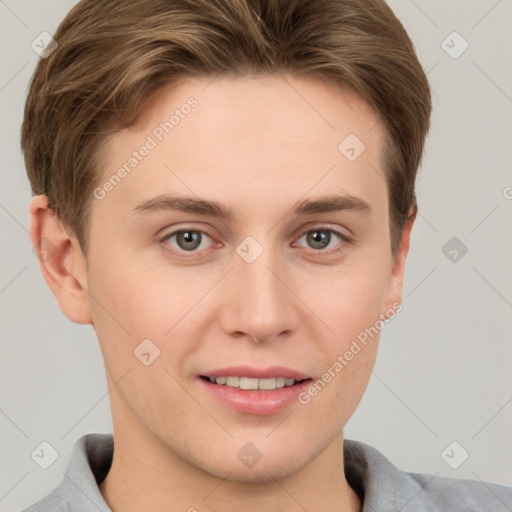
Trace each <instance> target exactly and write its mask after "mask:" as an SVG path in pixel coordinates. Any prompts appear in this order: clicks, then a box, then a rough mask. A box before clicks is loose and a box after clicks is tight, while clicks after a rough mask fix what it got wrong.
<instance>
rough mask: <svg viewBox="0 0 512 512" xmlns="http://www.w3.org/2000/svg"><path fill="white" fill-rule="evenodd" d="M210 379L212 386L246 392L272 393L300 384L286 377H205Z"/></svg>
mask: <svg viewBox="0 0 512 512" xmlns="http://www.w3.org/2000/svg"><path fill="white" fill-rule="evenodd" d="M203 378H204V379H208V380H209V381H210V382H211V383H212V384H219V385H221V386H228V387H230V388H238V389H244V390H264V391H272V390H274V389H280V388H284V387H290V386H293V385H295V384H296V383H298V382H302V381H296V380H295V379H289V378H286V377H271V378H268V379H258V378H254V377H233V376H229V377H223V376H221V377H203Z"/></svg>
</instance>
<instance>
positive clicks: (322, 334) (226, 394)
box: [82, 77, 407, 482]
mask: <svg viewBox="0 0 512 512" xmlns="http://www.w3.org/2000/svg"><path fill="white" fill-rule="evenodd" d="M190 97H193V98H195V100H191V101H189V102H188V103H187V101H188V100H189V98H190ZM196 102H197V103H196ZM187 104H188V105H189V107H190V108H188V107H185V106H184V105H187ZM176 109H178V112H177V113H175V112H174V111H175V110H176ZM173 114H174V115H175V117H174V118H173V119H172V120H171V124H170V125H167V126H166V127H165V128H166V129H167V131H168V133H166V130H165V129H164V127H163V126H162V125H161V123H165V122H169V119H170V117H171V115H173ZM169 126H171V129H170V128H169ZM351 134H352V135H351ZM148 136H149V138H148ZM347 137H349V139H347V141H346V142H344V143H343V144H342V145H341V149H339V147H338V146H339V145H340V143H341V142H342V141H344V139H346V138H347ZM356 137H357V138H356ZM160 139H161V140H160ZM358 139H359V140H358ZM361 143H364V145H365V149H364V151H362V152H361V150H362V149H363V146H362V145H361ZM142 146H146V148H148V150H147V151H146V150H140V149H139V148H141V147H142ZM382 149H383V138H382V125H381V124H380V123H379V122H378V117H377V115H376V114H375V113H374V111H373V110H371V109H370V108H369V107H368V106H367V104H366V103H364V102H363V101H362V100H360V99H359V98H358V97H357V96H356V95H354V94H352V93H348V92H346V91H342V90H340V89H338V88H336V87H335V86H334V85H332V84H326V83H323V82H320V81H318V80H314V79H297V78H294V79H292V78H288V79H287V80H286V81H285V80H283V79H282V78H279V77H266V78H262V77H259V78H222V79H218V80H215V81H211V80H210V81H207V80H199V79H186V80H183V81H181V82H180V83H178V84H175V85H173V86H172V87H169V88H168V89H167V90H166V91H165V92H164V93H162V94H161V95H160V96H159V97H158V98H157V101H156V102H155V103H153V104H152V106H151V109H150V110H148V111H147V112H145V114H144V118H143V120H142V122H141V123H140V124H139V125H138V126H137V127H133V128H131V129H125V130H123V131H121V132H118V133H116V134H115V135H113V136H111V138H110V139H109V140H108V141H107V145H106V150H105V154H104V158H105V169H106V170H105V173H104V178H103V179H102V180H101V184H100V185H101V186H103V184H104V183H105V182H106V181H107V180H108V179H109V178H110V177H111V176H112V175H113V174H116V172H117V170H118V169H119V168H120V167H122V166H123V165H124V164H125V163H126V162H129V159H130V158H131V157H133V158H136V159H137V163H136V164H135V161H134V160H132V161H131V164H130V163H129V164H128V165H127V166H125V170H126V169H129V172H127V173H123V172H121V173H120V174H119V173H118V177H119V175H121V180H120V181H119V180H117V179H114V181H113V183H115V186H109V185H107V186H106V187H103V188H102V190H101V191H99V190H97V191H96V197H95V198H92V202H93V208H92V217H91V223H90V226H89V230H88V240H89V245H88V254H87V270H86V271H85V270H84V272H86V273H84V275H85V276H86V282H85V283H82V284H83V285H84V286H85V288H86V289H87V290H88V294H89V295H88V296H89V306H88V307H90V314H91V315H92V320H93V324H94V328H95V330H96V333H97V335H98V338H99V341H100V344H101V349H102V352H103V355H104V358H105V363H106V366H107V376H108V380H109V387H110V386H114V384H115V386H114V387H113V389H112V390H111V403H112V411H113V419H114V434H115V435H116V436H118V438H119V439H121V437H122V438H123V439H124V440H125V441H126V442H128V440H129V441H130V442H131V443H132V447H136V448H133V450H134V452H137V450H140V452H139V455H140V456H141V457H146V456H147V455H148V450H150V451H152V454H153V456H155V457H163V454H166V456H171V457H173V458H174V457H176V458H177V459H176V460H178V459H180V460H184V461H185V462H186V463H188V464H191V465H192V466H193V467H196V468H201V469H203V470H206V471H207V472H209V473H211V474H214V475H218V476H221V477H225V476H226V475H228V474H229V478H230V479H234V480H240V481H253V482H254V481H263V480H268V479H270V478H271V477H270V476H269V475H272V477H273V478H282V477H285V476H287V475H291V474H293V473H295V472H296V471H298V470H300V469H301V468H304V467H305V466H306V465H307V464H308V463H309V462H312V461H313V460H314V459H315V458H316V457H317V456H319V455H320V454H321V453H322V452H324V450H325V449H326V448H327V447H328V446H329V445H331V446H332V444H333V441H334V439H335V438H336V437H337V435H338V434H339V433H340V432H341V429H342V428H343V426H344V424H345V423H346V421H347V420H348V418H349V417H350V416H351V414H352V413H353V411H354V409H355V408H356V406H357V404H358V402H359V400H360V399H361V396H362V394H363V392H364V389H365V387H366V385H367V383H368V380H369V378H370V374H371V369H372V367H373V364H374V360H375V356H376V351H377V341H378V335H377V336H376V335H373V337H372V336H367V342H366V345H365V344H363V343H362V342H361V341H358V345H359V351H357V349H356V348H355V346H354V345H353V342H354V340H357V339H358V335H359V336H360V338H359V340H361V339H362V338H364V336H362V337H361V333H362V332H365V329H370V328H372V327H373V331H372V333H374V332H375V326H376V325H377V327H378V326H379V325H380V326H381V325H382V321H380V322H379V320H382V318H383V314H384V315H385V314H386V312H387V314H388V315H389V312H390V310H392V309H393V307H395V309H396V304H397V303H399V302H400V298H401V296H400V290H401V285H402V273H403V261H404V259H405V253H406V252H407V248H404V246H402V251H401V253H399V254H400V255H401V256H400V257H399V258H397V259H396V260H395V262H394V260H393V259H392V256H391V252H390V231H389V215H388V194H387V188H386V183H385V181H384V179H383V176H384V175H385V171H384V169H383V166H382V158H381V154H382ZM134 151H136V152H137V155H135V156H134V155H133V152H134ZM143 154H145V156H144V155H143ZM124 174H126V176H124ZM171 198H188V199H190V201H199V200H202V201H207V202H212V203H216V204H218V205H222V206H221V207H222V208H223V210H227V211H229V212H230V213H231V217H229V218H228V217H219V216H217V215H215V214H214V213H215V212H211V211H210V210H209V209H206V208H204V209H203V213H201V212H200V211H197V212H193V211H185V210H183V209H182V210H179V209H173V208H172V207H171V206H172V204H173V203H172V200H171ZM327 198H330V199H336V198H338V199H339V200H340V203H339V204H341V206H342V208H340V209H332V208H331V209H330V211H329V208H324V210H325V211H315V209H314V208H313V209H309V210H306V211H305V212H304V213H302V214H299V213H296V212H295V210H296V209H298V208H300V207H301V206H304V205H305V203H306V202H309V201H318V200H324V199H327ZM347 198H348V199H347ZM203 206H204V205H203ZM320 210H321V209H320ZM179 230H182V231H183V233H177V234H176V231H179ZM329 230H333V231H329ZM336 232H338V233H339V235H337V234H336ZM340 235H341V236H340ZM82 263H83V262H82ZM84 269H85V266H84ZM393 304H395V306H393ZM366 332H367V333H368V331H366ZM143 340H151V341H144V342H143ZM141 343H143V345H141ZM156 347H158V350H159V351H160V353H159V356H158V357H156V359H154V358H155V356H156V355H157V348H156ZM351 347H352V348H351ZM134 351H135V353H136V354H137V356H138V357H137V356H136V355H135V354H134ZM347 351H349V352H351V353H352V357H350V356H348V357H346V356H345V355H344V354H346V352H347ZM338 356H341V359H339V358H338ZM342 361H343V362H342ZM336 362H338V365H336V364H335V363H336ZM144 363H145V364H144ZM329 369H330V373H329ZM326 372H327V373H329V375H330V377H331V378H330V379H329V378H328V377H325V375H324V374H325V373H326ZM205 377H206V378H205ZM208 377H250V379H243V378H242V379H240V381H239V382H238V381H237V379H229V381H228V384H233V385H235V386H236V385H237V384H239V383H242V385H243V386H244V387H253V386H255V385H256V386H261V387H270V388H272V387H273V386H275V385H277V384H279V385H282V384H283V382H282V379H277V380H272V379H273V378H279V377H287V378H289V379H295V380H296V381H299V380H302V379H309V380H307V381H306V382H303V383H299V384H295V385H293V386H291V387H288V386H286V387H285V388H278V389H275V390H266V391H256V390H243V389H236V388H234V387H232V386H228V385H225V384H222V382H223V381H222V380H220V382H221V383H220V384H216V383H211V382H210V381H209V380H208ZM258 377H261V378H266V379H269V380H264V381H258V380H255V379H257V378H258ZM318 380H321V381H322V382H323V384H318V385H317V392H316V394H315V392H314V391H310V390H311V386H312V385H313V384H314V383H315V382H316V381H318ZM116 383H117V384H116ZM287 384H289V382H288V383H287ZM318 389H319V391H318ZM120 442H121V441H120ZM248 443H252V444H248ZM260 456H261V458H260V459H259V460H257V459H258V457H260ZM254 461H257V462H256V463H254Z"/></svg>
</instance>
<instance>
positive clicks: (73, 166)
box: [21, 0, 431, 254]
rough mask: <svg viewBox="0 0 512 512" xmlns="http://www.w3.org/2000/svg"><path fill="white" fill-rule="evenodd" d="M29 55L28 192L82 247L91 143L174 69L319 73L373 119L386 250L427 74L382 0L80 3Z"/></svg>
mask: <svg viewBox="0 0 512 512" xmlns="http://www.w3.org/2000/svg"><path fill="white" fill-rule="evenodd" d="M54 38H55V40H56V41H57V43H58V47H57V48H56V49H55V51H54V52H53V53H52V54H51V55H49V56H48V57H47V58H43V59H41V60H40V61H39V63H38V66H37V68H36V70H35V73H34V76H33V79H32V82H31V85H30V91H29V94H28V98H27V102H26V106H25V113H24V119H23V126H22V133H21V145H22V150H23V151H24V157H25V164H26V168H27V173H28V177H29V179H30V184H31V187H32V191H33V193H34V194H45V195H46V196H47V197H48V200H49V206H50V208H52V209H53V210H54V211H55V213H56V215H57V217H58V218H59V219H61V220H62V221H63V222H64V224H65V225H67V226H68V227H70V228H71V229H72V231H73V232H74V234H75V236H76V237H77V239H78V241H79V242H80V244H81V247H82V249H83V250H84V252H85V250H86V245H87V244H86V243H87V237H86V228H87V223H88V217H89V214H90V207H91V204H92V199H93V190H94V188H95V186H96V185H97V183H98V182H99V180H100V179H101V172H100V171H101V169H102V163H101V161H100V158H99V157H100V149H101V147H102V141H103V140H104V139H105V135H106V133H108V132H112V131H113V130H114V131H115V130H117V129H120V128H125V127H129V126H132V125H133V124H134V123H136V122H137V119H138V118H139V117H140V114H141V113H142V111H143V109H144V107H146V106H147V105H148V102H149V101H151V99H152V98H153V97H154V95H155V93H156V92H158V91H160V90H161V89H162V88H163V87H164V86H167V85H169V84H170V83H172V82H173V81H175V80H176V79H177V77H178V76H180V77H181V76H216V75H222V74H224V75H228V74H235V75H243V74H246V73H250V74H255V73H256V74H260V73H261V74H269V73H270V74H280V73H287V74H290V75H292V76H293V75H295V76H307V77H318V78H322V79H328V80H331V81H333V82H334V83H337V84H340V85H341V86H343V87H347V88H350V89H351V90H354V91H356V92H357V93H359V95H360V96H361V97H362V98H364V99H365V100H366V101H367V102H368V103H369V104H370V105H371V106H372V107H373V108H374V109H375V110H376V112H377V113H378V114H379V116H380V119H381V122H382V125H383V127H384V130H385V134H386V147H385V152H384V155H383V156H384V161H385V171H386V181H387V186H388V192H389V198H390V201H389V213H390V232H391V248H392V252H393V254H396V250H397V248H398V245H399V242H400V238H401V235H402V233H403V228H404V225H405V221H406V219H407V217H408V214H409V212H410V211H411V209H412V211H413V212H414V214H415V213H416V210H417V203H416V196H415V180H416V174H417V170H418V167H419V164H420V161H421V156H422V153H423V146H424V142H425V137H426V134H427V132H428V129H429V124H430V112H431V97H430V88H429V84H428V80H427V77H426V75H425V73H424V71H423V69H422V67H421V64H420V63H419V61H418V58H417V56H416V54H415V51H414V47H413V44H412V42H411V40H410V39H409V37H408V35H407V33H406V31H405V29H404V27H403V26H402V24H401V23H400V21H399V20H398V19H397V18H396V16H395V15H394V14H393V12H392V11H391V9H390V8H389V7H388V6H387V4H386V3H385V2H384V1H383V0H82V1H81V2H79V3H78V4H77V5H76V6H75V7H73V9H72V10H71V11H70V12H69V14H68V15H67V16H66V18H65V19H64V20H63V21H62V23H61V24H60V26H59V28H58V29H57V32H56V33H55V35H54Z"/></svg>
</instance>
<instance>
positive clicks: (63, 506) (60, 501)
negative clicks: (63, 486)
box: [21, 488, 71, 512]
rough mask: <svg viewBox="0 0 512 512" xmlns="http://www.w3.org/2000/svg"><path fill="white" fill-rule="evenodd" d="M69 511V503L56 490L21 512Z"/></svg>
mask: <svg viewBox="0 0 512 512" xmlns="http://www.w3.org/2000/svg"><path fill="white" fill-rule="evenodd" d="M70 510H71V509H70V506H69V501H68V500H67V499H66V496H64V495H63V494H62V492H61V491H60V489H58V488H57V489H54V490H53V491H52V492H51V493H50V494H48V495H47V496H45V497H44V498H43V499H41V500H39V501H37V502H36V503H33V504H32V505H30V506H29V507H28V508H25V509H23V510H22V511H21V512H70Z"/></svg>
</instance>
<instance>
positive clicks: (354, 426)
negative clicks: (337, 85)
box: [0, 0, 512, 511]
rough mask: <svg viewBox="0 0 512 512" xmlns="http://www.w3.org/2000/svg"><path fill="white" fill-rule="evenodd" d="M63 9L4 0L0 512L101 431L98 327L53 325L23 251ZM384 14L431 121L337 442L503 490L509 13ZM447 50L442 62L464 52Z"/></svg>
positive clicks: (508, 475)
mask: <svg viewBox="0 0 512 512" xmlns="http://www.w3.org/2000/svg"><path fill="white" fill-rule="evenodd" d="M73 4H74V2H72V1H64V0H61V1H56V0H54V1H46V2H35V1H27V0H23V1H18V2H15V1H14V0H0V16H1V38H2V42H1V46H0V52H1V58H2V60H1V62H2V69H1V76H0V101H1V107H2V110H1V118H2V138H1V142H0V143H1V156H2V171H1V172H2V187H1V190H0V223H1V228H2V229H1V237H2V238H1V246H0V247H1V249H0V254H1V274H0V301H1V319H2V323H1V333H2V347H1V351H2V352H1V354H2V356H1V363H0V364H1V368H0V372H1V382H2V388H1V391H2V392H1V408H0V428H1V431H2V433H3V435H2V440H1V448H2V453H1V459H0V460H1V461H2V467H1V476H0V479H1V480H0V481H1V488H0V508H1V510H2V511H7V510H9V511H13V510H20V509H21V508H23V507H25V506H27V505H29V504H31V503H33V502H34V501H36V500H37V499H39V498H40V497H42V496H43V495H45V494H47V493H48V492H49V491H50V490H51V489H53V488H54V487H55V486H56V485H57V484H58V482H59V481H60V479H61V478H62V476H63V475H62V471H63V470H64V468H65V465H66V463H67V460H68V458H69V453H70V450H71V448H72V446H73V444H74V442H75V441H76V440H77V439H78V438H79V437H80V436H81V435H83V434H86V433H90V432H111V419H110V409H109V400H108V395H107V388H106V380H105V376H104V371H103V363H102V360H101V355H100V351H99V348H98V346H97V341H96V338H95V335H94V331H93V330H92V328H91V327H90V326H78V325H75V324H73V323H71V322H70V321H68V320H67V319H66V318H65V317H64V316H63V315H62V313H61V312H60V310H59V308H58V306H57V304H56V301H55V299H54V297H53V295H52V294H51V293H50V291H49V289H48V288H47V286H46V284H45V282H44V280H43V278H42V276H41V274H40V270H39V266H38V261H37V259H36V257H35V256H34V255H33V253H32V252H31V244H30V240H29V237H28V234H27V229H28V202H29V199H30V195H31V194H30V189H29V185H28V180H27V178H26V175H25V171H24V165H23V161H22V157H21V153H20V149H19V129H20V123H21V119H22V109H23V104H24V101H25V97H26V92H27V86H28V81H29V79H30V76H31V74H32V72H33V70H34V67H35V65H36V63H37V59H38V56H37V55H36V53H35V52H34V51H33V50H32V49H31V46H30V45H31V42H32V41H33V40H34V39H35V38H36V36H38V35H39V34H40V33H41V32H42V31H48V32H50V33H52V34H53V32H54V31H55V29H56V28H57V25H58V23H59V22H60V20H61V19H62V18H63V17H64V15H65V14H66V13H67V12H68V10H69V9H70V8H71V6H72V5H73ZM390 4H391V7H392V8H393V9H394V10H395V12H396V14H397V15H398V17H399V18H400V19H401V20H402V22H403V23H404V25H405V27H406V29H407V30H408V31H409V33H410V35H411V37H412V39H413V41H414V43H415V45H416V48H417V51H418V54H419V56H420V59H421V61H422V63H423V65H424V68H425V69H426V70H427V71H428V76H429V79H430V81H431V85H432V88H433V99H434V113H433V126H432V131H431V134H430V137H429V140H428V143H427V148H426V154H425V159H424V163H423V166H422V169H421V173H420V178H419V182H418V199H419V207H420V216H419V218H418V220H417V222H416V225H415V227H414V230H413V237H412V248H411V252H410V256H409V261H408V266H407V270H406V281H405V289H404V297H403V303H404V309H403V311H402V312H401V313H399V315H398V317H397V320H396V321H393V322H391V323H390V324H389V326H388V327H386V328H385V330H384V331H383V332H382V335H381V345H380V351H379V357H378V361H377V365H376V367H375V371H374V376H373V377H372V379H371V382H370V384H369V387H368V390H367V393H366V395H365V397H364V398H363V400H362V403H361V405H360V407H359V409H358V410H357V412H356V413H355V415H354V416H353V418H352V419H351V420H350V422H349V424H348V425H347V427H346V429H345V437H346V438H353V439H357V440H360V441H363V442H367V443H368V444H371V445H373V446H375V447H376V448H378V449H379V450H381V451H382V452H383V453H384V454H385V455H386V456H387V457H388V458H390V459H391V460H392V462H394V463H395V464H396V465H397V466H399V467H400V468H402V469H404V470H408V471H416V472H428V473H433V474H439V475H444V476H454V477H460V478H471V479H481V480H484V481H491V482H496V483H502V484H508V485H512V462H511V461H512V438H511V435H510V432H512V429H511V426H512V385H511V384H512V377H511V363H512V343H511V341H512V340H511V330H512V325H511V313H512V269H511V265H510V262H511V261H512V237H511V236H510V233H511V230H510V226H511V220H512V200H511V199H507V196H508V198H510V197H512V189H510V188H509V189H507V187H512V173H511V172H510V169H511V160H512V159H511V156H510V150H509V148H510V145H511V144H512V116H511V110H512V72H511V69H512V68H511V67H510V61H509V57H510V54H511V39H512V37H511V31H510V26H511V22H512V2H511V1H510V0H500V1H496V0H472V1H469V0H457V1H454V0H451V1H450V2H446V1H444V0H415V1H414V2H413V1H412V0H392V1H391V2H390ZM453 31H457V32H459V33H460V34H461V36H462V37H463V38H464V39H465V40H466V41H467V42H468V43H469V48H468V49H467V51H465V52H464V53H463V54H462V55H461V56H460V57H459V58H457V59H453V58H451V57H450V56H449V55H448V54H447V53H446V52H445V51H444V50H443V48H442V46H441V43H442V41H443V40H445V38H446V37H447V36H448V35H449V34H451V33H452V32H453ZM450 41H451V40H450V39H448V41H447V44H449V45H453V46H454V50H452V51H455V50H457V49H458V48H460V46H457V45H459V42H457V40H456V39H455V40H454V42H453V44H452V43H451V42H450ZM454 236H456V237H458V238H459V239H460V240H461V241H462V242H463V243H464V244H465V245H466V246H467V248H468V252H467V254H466V255H464V256H463V257H462V258H461V259H460V260H459V261H458V262H455V263H454V262H452V261H450V260H449V259H448V258H447V257H446V256H445V255H444V254H443V252H442V247H443V246H444V245H445V244H446V243H447V242H448V240H450V239H451V238H452V237H454ZM454 440H455V441H457V442H458V443H459V444H460V445H461V446H462V447H463V448H464V449H465V450H467V452H469V458H468V459H467V460H466V461H465V462H464V463H463V464H462V465H461V466H460V467H459V468H458V469H456V470H454V469H451V468H450V467H449V466H448V465H447V464H446V463H445V461H444V460H443V459H442V457H441V453H442V452H443V450H444V449H445V448H446V446H447V445H448V444H449V443H451V442H452V441H454ZM42 441H48V442H49V443H50V444H51V445H52V446H54V447H55V448H56V449H57V451H58V452H59V458H58V459H57V460H56V462H55V463H54V464H53V465H52V466H50V468H48V469H46V470H44V469H41V468H40V467H39V466H38V465H37V464H36V463H35V462H34V461H33V460H32V459H31V457H30V454H31V452H32V451H33V450H34V449H35V448H36V447H37V446H38V445H39V444H40V443H41V442H42ZM455 455H456V456H457V457H458V456H459V454H457V453H456V454H455Z"/></svg>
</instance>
